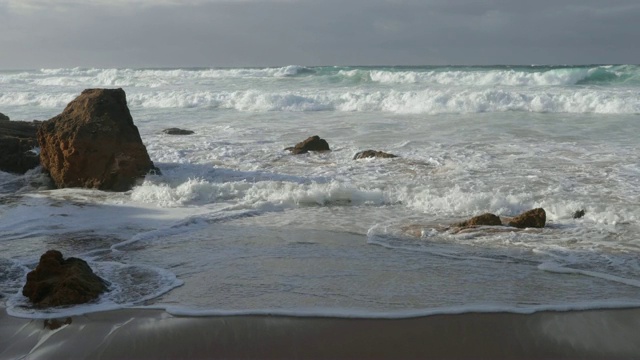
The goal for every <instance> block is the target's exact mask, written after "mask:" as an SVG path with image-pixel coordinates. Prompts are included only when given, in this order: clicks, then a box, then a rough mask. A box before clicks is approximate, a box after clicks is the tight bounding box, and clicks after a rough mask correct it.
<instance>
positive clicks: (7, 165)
mask: <svg viewBox="0 0 640 360" xmlns="http://www.w3.org/2000/svg"><path fill="white" fill-rule="evenodd" d="M38 125H39V123H37V122H28V121H0V170H1V171H6V172H11V173H18V174H24V173H25V172H26V171H27V170H29V169H33V168H35V167H36V166H38V165H39V164H40V158H39V157H38V154H37V153H36V152H34V151H32V150H33V149H34V148H36V147H38V141H37V139H36V130H37V128H38Z"/></svg>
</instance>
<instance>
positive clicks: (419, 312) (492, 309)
mask: <svg viewBox="0 0 640 360" xmlns="http://www.w3.org/2000/svg"><path fill="white" fill-rule="evenodd" d="M639 305H640V301H614V302H605V301H592V302H578V303H575V302H573V303H566V304H554V305H537V306H527V307H518V306H498V305H492V304H470V305H465V306H443V307H441V308H429V309H412V310H398V311H367V310H359V309H330V308H313V309H304V308H303V309H286V310H283V309H255V310H217V309H192V308H187V307H180V306H172V305H165V306H163V305H161V304H160V305H153V306H147V307H145V308H147V309H161V310H165V311H167V312H168V313H169V314H172V315H175V316H191V317H210V316H291V317H320V318H342V319H408V318H418V317H423V316H432V315H447V314H448V315H455V314H465V313H497V312H508V313H514V314H533V313H536V312H540V311H577V310H594V309H623V308H631V307H637V306H639Z"/></svg>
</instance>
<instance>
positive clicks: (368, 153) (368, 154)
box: [353, 150, 398, 160]
mask: <svg viewBox="0 0 640 360" xmlns="http://www.w3.org/2000/svg"><path fill="white" fill-rule="evenodd" d="M396 157H398V155H393V154H389V153H386V152H383V151H376V150H365V151H360V152H359V153H357V154H356V155H355V156H354V157H353V160H358V159H365V158H383V159H389V158H396Z"/></svg>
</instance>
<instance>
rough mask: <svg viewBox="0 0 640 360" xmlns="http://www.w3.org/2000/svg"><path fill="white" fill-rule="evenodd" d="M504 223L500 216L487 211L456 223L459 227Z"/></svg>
mask: <svg viewBox="0 0 640 360" xmlns="http://www.w3.org/2000/svg"><path fill="white" fill-rule="evenodd" d="M499 225H502V221H501V220H500V217H499V216H497V215H494V214H491V213H485V214H482V215H478V216H475V217H472V218H471V219H469V220H466V221H463V222H461V223H458V224H456V225H455V226H457V227H472V226H499Z"/></svg>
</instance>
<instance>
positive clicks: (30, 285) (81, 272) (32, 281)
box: [22, 250, 107, 308]
mask: <svg viewBox="0 0 640 360" xmlns="http://www.w3.org/2000/svg"><path fill="white" fill-rule="evenodd" d="M106 290H107V283H106V281H104V280H102V279H101V278H100V277H99V276H98V275H96V274H94V273H93V270H91V268H90V267H89V265H88V264H87V263H86V262H85V261H84V260H81V259H78V258H73V257H70V258H67V259H66V260H65V259H64V258H63V257H62V253H60V251H57V250H49V251H47V252H46V253H45V254H44V255H42V256H41V257H40V262H39V263H38V266H37V267H36V268H35V270H33V271H31V272H29V273H28V274H27V283H26V284H25V286H24V287H23V288H22V295H24V296H26V297H28V298H29V300H30V301H31V302H32V303H33V304H34V305H35V306H36V307H38V308H44V307H51V306H64V305H76V304H84V303H86V302H89V301H93V300H95V299H97V298H98V296H100V294H102V293H103V292H105V291H106Z"/></svg>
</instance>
